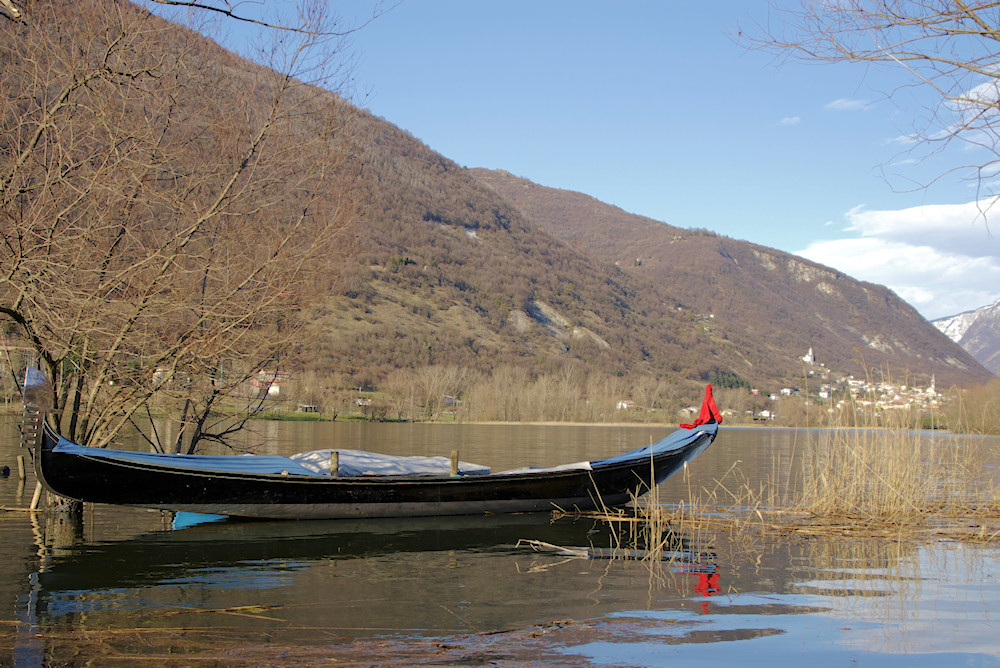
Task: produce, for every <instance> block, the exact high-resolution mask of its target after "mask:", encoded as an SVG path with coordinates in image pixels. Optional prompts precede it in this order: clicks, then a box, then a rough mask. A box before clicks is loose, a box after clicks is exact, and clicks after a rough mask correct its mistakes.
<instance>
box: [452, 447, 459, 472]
mask: <svg viewBox="0 0 1000 668" xmlns="http://www.w3.org/2000/svg"><path fill="white" fill-rule="evenodd" d="M451 474H452V475H458V450H452V451H451Z"/></svg>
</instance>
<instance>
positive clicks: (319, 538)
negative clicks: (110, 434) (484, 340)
mask: <svg viewBox="0 0 1000 668" xmlns="http://www.w3.org/2000/svg"><path fill="white" fill-rule="evenodd" d="M255 429H256V433H254V434H253V435H251V436H249V437H248V438H249V440H250V442H251V443H257V444H259V445H260V451H261V452H270V453H276V454H290V453H292V452H295V451H298V450H305V449H314V448H315V449H318V448H325V447H345V448H355V449H374V450H381V451H383V452H389V453H393V454H435V455H438V454H440V455H448V454H449V453H450V451H451V450H452V449H455V448H458V449H460V450H461V457H462V459H463V460H465V461H470V462H476V463H481V464H486V465H490V466H492V467H494V469H504V468H513V467H515V466H520V465H522V464H526V463H533V464H538V465H554V464H558V463H564V462H569V461H580V460H585V459H596V458H599V457H604V456H608V455H610V454H615V453H619V452H624V451H626V450H629V449H632V448H635V447H639V446H642V445H646V444H647V443H649V442H651V441H652V440H656V439H658V438H660V437H662V436H663V435H664V434H665V433H666V432H667V431H669V429H664V428H653V427H598V426H594V427H569V426H530V425H440V424H438V425H435V424H339V423H338V424H330V423H293V422H267V423H260V424H258V425H256V427H255ZM808 441H809V439H808V435H807V433H806V432H803V431H796V430H768V429H725V428H724V429H723V430H722V431H721V433H720V436H719V438H718V440H717V441H716V443H715V444H713V446H712V447H711V448H709V449H708V450H707V451H706V452H705V453H703V454H702V455H701V456H700V457H699V458H698V459H697V460H695V461H694V462H693V463H692V465H691V467H690V476H689V477H688V478H686V479H685V478H684V477H682V476H679V477H676V478H675V479H672V480H670V481H668V482H667V483H665V484H664V485H662V486H661V488H660V493H661V500H662V501H663V502H664V503H673V502H675V501H681V500H684V499H688V498H689V495H690V494H692V493H694V492H693V491H692V490H698V489H700V488H703V487H707V488H712V487H714V486H715V482H714V481H715V480H718V479H724V480H726V481H731V480H732V474H731V473H730V469H732V468H733V466H734V464H737V467H738V469H739V471H740V472H741V475H742V476H743V478H741V480H743V479H745V481H746V482H749V483H751V484H753V482H754V481H756V480H760V479H764V478H775V477H777V478H781V479H789V480H792V479H793V476H788V475H787V473H788V471H790V470H794V468H795V465H796V464H795V462H796V459H797V456H798V453H800V452H801V451H802V449H803V448H806V447H809V446H808ZM997 446H998V442H997V439H995V438H994V439H973V440H971V441H970V442H969V444H968V446H967V447H976V448H983V449H990V450H991V451H992V449H994V448H996V447H997ZM17 454H19V451H18V441H17V430H16V423H15V422H8V423H4V424H0V466H3V465H6V466H9V467H10V468H11V469H12V474H11V476H10V477H8V478H3V479H0V505H2V506H5V507H24V506H27V505H28V503H29V502H30V498H31V493H32V489H33V486H34V477H33V476H29V479H28V481H27V484H26V485H25V486H24V488H23V489H21V488H20V487H19V485H18V480H17V476H16V463H15V457H16V456H17ZM775 462H778V463H777V464H776V463H775ZM727 484H728V483H727ZM619 539H620V536H617V535H616V534H615V533H614V532H613V530H611V529H609V527H607V526H606V525H601V524H599V523H595V522H594V521H589V520H576V521H573V520H569V519H561V520H558V521H554V522H553V521H551V519H550V518H549V516H548V515H516V516H494V517H466V518H461V517H460V518H449V519H419V520H413V519H408V520H380V521H364V522H355V521H329V522H325V521H324V522H229V521H223V522H215V523H208V524H200V525H196V526H191V527H188V528H183V529H174V528H172V527H171V526H170V524H169V518H165V517H164V516H163V515H162V514H161V513H159V512H152V511H142V510H130V509H121V508H112V507H96V508H91V509H88V511H87V513H86V516H85V522H84V527H83V532H82V535H81V534H79V533H76V532H74V531H73V530H72V529H70V528H68V527H66V526H60V525H57V524H54V523H53V522H51V521H49V522H46V521H45V519H44V518H39V519H38V520H36V521H34V522H33V521H32V520H31V519H30V518H29V515H28V514H27V513H24V512H18V511H13V512H2V513H0V665H4V666H6V665H18V666H35V665H63V664H68V665H80V664H84V663H87V662H88V661H92V662H93V663H94V664H95V665H120V664H123V663H126V662H128V661H129V660H130V659H143V660H144V661H145V663H147V664H149V665H178V666H181V665H192V664H194V665H315V664H320V663H327V662H337V663H339V664H340V665H369V664H382V665H384V664H391V665H443V664H447V665H482V664H489V665H531V664H543V665H566V666H579V665H610V666H660V665H663V666H668V665H669V666H678V665H703V664H708V663H710V662H715V661H719V662H723V661H724V662H737V663H738V664H739V665H741V666H772V665H773V664H775V663H778V662H780V663H788V664H799V663H805V662H808V663H809V664H810V665H811V666H826V665H829V666H843V665H879V666H883V665H890V666H924V665H926V666H939V665H955V664H961V665H965V666H994V665H1000V634H998V629H1000V559H998V557H1000V552H998V551H997V549H996V548H995V547H983V546H978V545H972V544H962V543H956V542H948V541H942V542H935V543H931V544H927V545H914V544H911V543H905V542H903V543H900V542H897V541H893V540H886V539H878V540H876V539H871V540H857V539H851V540H832V539H830V540H828V539H822V540H821V539H810V540H802V539H792V538H786V539H778V538H769V539H767V540H757V541H755V542H754V544H753V545H748V544H747V540H746V538H745V537H730V536H728V535H726V534H725V533H721V534H720V533H714V534H709V533H705V534H698V535H690V534H688V535H683V534H681V535H674V536H672V542H671V543H670V546H669V547H670V549H671V550H672V551H673V555H672V556H673V557H674V558H673V559H672V560H670V561H665V562H656V563H650V562H648V561H647V562H642V561H628V560H620V559H616V560H609V559H602V558H582V557H578V556H572V555H570V554H562V553H559V552H556V551H552V550H545V551H535V550H532V549H531V548H530V547H528V546H525V545H524V544H522V545H521V546H518V542H519V541H520V540H535V541H542V542H544V543H547V544H550V545H554V546H563V547H576V548H587V547H588V546H594V547H598V548H600V547H610V546H613V545H615V544H617V543H616V541H617V540H619ZM994 545H995V543H994Z"/></svg>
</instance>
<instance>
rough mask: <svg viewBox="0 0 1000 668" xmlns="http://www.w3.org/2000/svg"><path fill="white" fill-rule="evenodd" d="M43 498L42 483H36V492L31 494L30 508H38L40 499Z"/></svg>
mask: <svg viewBox="0 0 1000 668" xmlns="http://www.w3.org/2000/svg"><path fill="white" fill-rule="evenodd" d="M41 498H42V483H40V482H36V483H35V493H34V494H32V495H31V505H29V506H28V510H32V511H34V510H38V501H39V500H40V499H41Z"/></svg>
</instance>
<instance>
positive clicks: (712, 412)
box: [681, 384, 722, 429]
mask: <svg viewBox="0 0 1000 668" xmlns="http://www.w3.org/2000/svg"><path fill="white" fill-rule="evenodd" d="M709 422H718V423H719V424H722V413H720V412H719V407H718V406H716V405H715V397H713V396H712V385H711V384H708V385H706V386H705V399H704V401H702V402H701V414H699V415H698V419H697V420H695V421H694V424H682V425H681V428H682V429H694V428H695V427H697V426H699V425H703V424H707V423H709Z"/></svg>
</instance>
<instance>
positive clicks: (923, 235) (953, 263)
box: [797, 202, 1000, 318]
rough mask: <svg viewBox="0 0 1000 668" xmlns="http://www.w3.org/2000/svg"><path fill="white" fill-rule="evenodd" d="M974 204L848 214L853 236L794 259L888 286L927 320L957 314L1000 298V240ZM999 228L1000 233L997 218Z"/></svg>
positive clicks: (812, 246)
mask: <svg viewBox="0 0 1000 668" xmlns="http://www.w3.org/2000/svg"><path fill="white" fill-rule="evenodd" d="M983 208H985V207H984V206H983V205H979V204H977V203H975V202H973V203H970V204H956V205H928V206H919V207H911V208H909V209H899V210H888V211H867V210H865V209H864V208H862V207H856V208H854V209H851V210H850V211H848V212H847V213H846V214H845V219H846V220H847V226H846V227H845V229H844V231H845V232H846V233H849V234H853V236H848V237H845V238H841V239H836V240H832V241H820V242H816V243H813V244H810V245H809V247H808V248H806V249H804V250H802V251H799V252H798V253H797V254H798V255H801V256H802V257H805V258H807V259H810V260H813V261H814V262H819V263H821V264H824V265H827V266H829V267H833V268H835V269H837V270H839V271H842V272H844V273H845V274H848V275H850V276H853V277H854V278H858V279H861V280H864V281H869V282H872V283H879V284H881V285H885V286H888V287H889V288H890V289H892V290H893V291H894V292H896V294H898V295H899V296H900V297H901V298H903V299H905V300H906V301H908V302H909V303H910V304H912V305H913V306H914V307H915V308H916V309H917V310H918V311H920V312H921V313H922V314H923V315H924V316H925V317H927V318H938V317H942V316H946V315H953V314H955V313H960V312H962V311H967V310H969V309H974V308H979V307H980V306H985V305H987V304H991V303H993V302H994V301H996V299H997V298H998V297H1000V240H998V239H996V238H994V237H992V236H990V234H989V233H988V232H987V229H986V224H987V222H988V220H989V216H990V212H989V211H986V212H983V211H982V210H981V209H983ZM995 217H996V218H997V226H998V227H1000V215H998V216H995Z"/></svg>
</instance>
